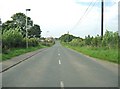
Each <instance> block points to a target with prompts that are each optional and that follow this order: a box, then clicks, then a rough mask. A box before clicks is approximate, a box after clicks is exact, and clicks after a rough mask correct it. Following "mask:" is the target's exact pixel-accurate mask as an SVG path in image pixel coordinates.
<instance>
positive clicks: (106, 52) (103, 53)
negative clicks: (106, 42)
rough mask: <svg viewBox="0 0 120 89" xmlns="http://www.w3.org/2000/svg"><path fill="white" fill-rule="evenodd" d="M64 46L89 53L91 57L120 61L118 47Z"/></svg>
mask: <svg viewBox="0 0 120 89" xmlns="http://www.w3.org/2000/svg"><path fill="white" fill-rule="evenodd" d="M64 46H66V47H68V48H71V49H73V50H76V51H78V52H81V53H83V54H86V55H89V56H90V57H94V58H98V59H101V60H106V61H110V62H114V63H118V49H105V48H102V47H101V48H95V47H86V46H83V47H80V46H71V45H68V44H67V45H65V44H64Z"/></svg>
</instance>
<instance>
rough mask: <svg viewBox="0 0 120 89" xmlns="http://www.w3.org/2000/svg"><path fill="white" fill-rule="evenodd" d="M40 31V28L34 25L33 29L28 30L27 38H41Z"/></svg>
mask: <svg viewBox="0 0 120 89" xmlns="http://www.w3.org/2000/svg"><path fill="white" fill-rule="evenodd" d="M41 32H42V31H41V29H40V26H39V25H37V24H35V25H34V26H33V27H31V28H30V29H29V30H28V36H29V37H30V38H32V37H37V38H40V37H41Z"/></svg>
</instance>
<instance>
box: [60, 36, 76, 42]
mask: <svg viewBox="0 0 120 89" xmlns="http://www.w3.org/2000/svg"><path fill="white" fill-rule="evenodd" d="M74 38H78V37H75V36H73V35H70V34H64V35H62V36H61V37H60V38H59V39H60V40H61V41H63V42H71V41H72V40H73V39H74Z"/></svg>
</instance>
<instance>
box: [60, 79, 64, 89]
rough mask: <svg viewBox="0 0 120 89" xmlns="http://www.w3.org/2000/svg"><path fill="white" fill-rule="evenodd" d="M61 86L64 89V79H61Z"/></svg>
mask: <svg viewBox="0 0 120 89" xmlns="http://www.w3.org/2000/svg"><path fill="white" fill-rule="evenodd" d="M60 87H61V89H64V83H63V81H60Z"/></svg>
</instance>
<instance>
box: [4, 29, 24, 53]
mask: <svg viewBox="0 0 120 89" xmlns="http://www.w3.org/2000/svg"><path fill="white" fill-rule="evenodd" d="M19 30H20V29H19V28H14V29H9V30H7V31H4V32H3V34H2V48H3V51H4V50H7V49H10V48H13V47H20V46H21V44H22V40H23V36H22V34H21V32H20V31H19Z"/></svg>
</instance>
